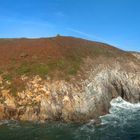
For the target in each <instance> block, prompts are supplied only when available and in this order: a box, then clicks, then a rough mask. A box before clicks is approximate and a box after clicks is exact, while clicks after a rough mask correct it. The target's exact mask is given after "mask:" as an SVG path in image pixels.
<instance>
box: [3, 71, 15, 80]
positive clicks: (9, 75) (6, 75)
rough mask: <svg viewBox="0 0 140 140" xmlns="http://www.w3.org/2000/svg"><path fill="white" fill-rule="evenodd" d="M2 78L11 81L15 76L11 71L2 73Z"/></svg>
mask: <svg viewBox="0 0 140 140" xmlns="http://www.w3.org/2000/svg"><path fill="white" fill-rule="evenodd" d="M2 78H3V79H4V81H11V80H12V79H13V76H12V75H11V74H9V73H7V74H4V75H2Z"/></svg>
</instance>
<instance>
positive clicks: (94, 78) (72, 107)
mask: <svg viewBox="0 0 140 140" xmlns="http://www.w3.org/2000/svg"><path fill="white" fill-rule="evenodd" d="M102 67H103V66H101V68H100V67H98V68H97V69H94V70H93V71H90V72H88V73H89V77H88V78H87V79H86V80H81V81H75V82H73V83H69V82H67V81H65V80H58V81H51V80H49V79H48V80H43V79H41V77H39V76H35V77H33V78H32V79H30V78H29V77H27V76H21V80H22V81H24V82H26V89H25V90H24V91H22V92H18V93H17V96H16V97H14V96H11V94H10V91H9V90H5V89H4V87H3V86H1V97H0V101H2V102H1V104H0V112H1V113H0V120H3V119H14V120H21V121H46V120H62V121H66V122H68V121H74V122H86V121H88V120H90V119H95V120H98V118H99V116H101V115H103V114H106V113H107V112H108V110H109V108H110V101H111V100H112V98H115V97H117V96H121V97H122V98H123V99H125V100H127V101H130V102H132V103H136V102H139V101H140V71H137V72H135V73H134V72H131V71H130V72H127V71H123V70H122V69H121V67H120V65H119V64H116V65H114V67H106V68H105V67H104V68H102ZM99 69H100V70H99ZM0 82H1V85H2V82H3V81H2V77H1V81H0ZM7 84H10V83H8V81H7Z"/></svg>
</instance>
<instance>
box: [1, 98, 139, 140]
mask: <svg viewBox="0 0 140 140" xmlns="http://www.w3.org/2000/svg"><path fill="white" fill-rule="evenodd" d="M101 120H102V123H101V124H100V125H96V126H95V125H94V123H93V121H92V120H91V121H89V123H86V124H66V123H60V122H47V123H44V124H40V123H29V122H28V123H25V122H24V123H23V122H16V121H11V122H8V121H3V122H1V123H0V140H140V104H131V103H128V102H126V101H124V100H123V99H122V98H121V97H118V98H116V99H113V100H112V101H111V108H110V114H107V115H105V116H101Z"/></svg>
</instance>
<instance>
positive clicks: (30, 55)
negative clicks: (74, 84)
mask: <svg viewBox="0 0 140 140" xmlns="http://www.w3.org/2000/svg"><path fill="white" fill-rule="evenodd" d="M88 56H89V57H91V58H93V59H94V58H98V57H106V58H110V59H111V58H117V57H126V58H127V59H128V58H130V59H131V58H132V55H130V54H128V53H126V52H124V51H122V50H119V49H117V48H115V47H112V46H110V45H107V44H103V43H98V42H92V41H88V40H82V39H78V38H73V37H60V36H59V37H54V38H41V39H25V38H22V39H0V73H3V77H4V79H5V80H11V79H12V78H13V77H18V76H20V75H24V74H26V75H29V76H30V75H31V76H32V75H40V76H42V77H44V76H46V75H50V76H52V77H54V76H55V77H61V78H68V77H69V75H76V73H77V71H78V70H79V69H80V66H81V64H82V62H83V58H86V57H88Z"/></svg>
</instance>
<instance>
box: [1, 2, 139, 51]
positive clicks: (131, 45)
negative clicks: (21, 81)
mask: <svg viewBox="0 0 140 140" xmlns="http://www.w3.org/2000/svg"><path fill="white" fill-rule="evenodd" d="M57 34H60V35H64V36H74V37H80V38H85V39H89V40H93V41H99V42H104V43H108V44H111V45H114V46H116V47H119V48H121V49H123V50H128V51H139V52H140V0H0V38H21V37H27V38H38V37H50V36H56V35H57Z"/></svg>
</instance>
